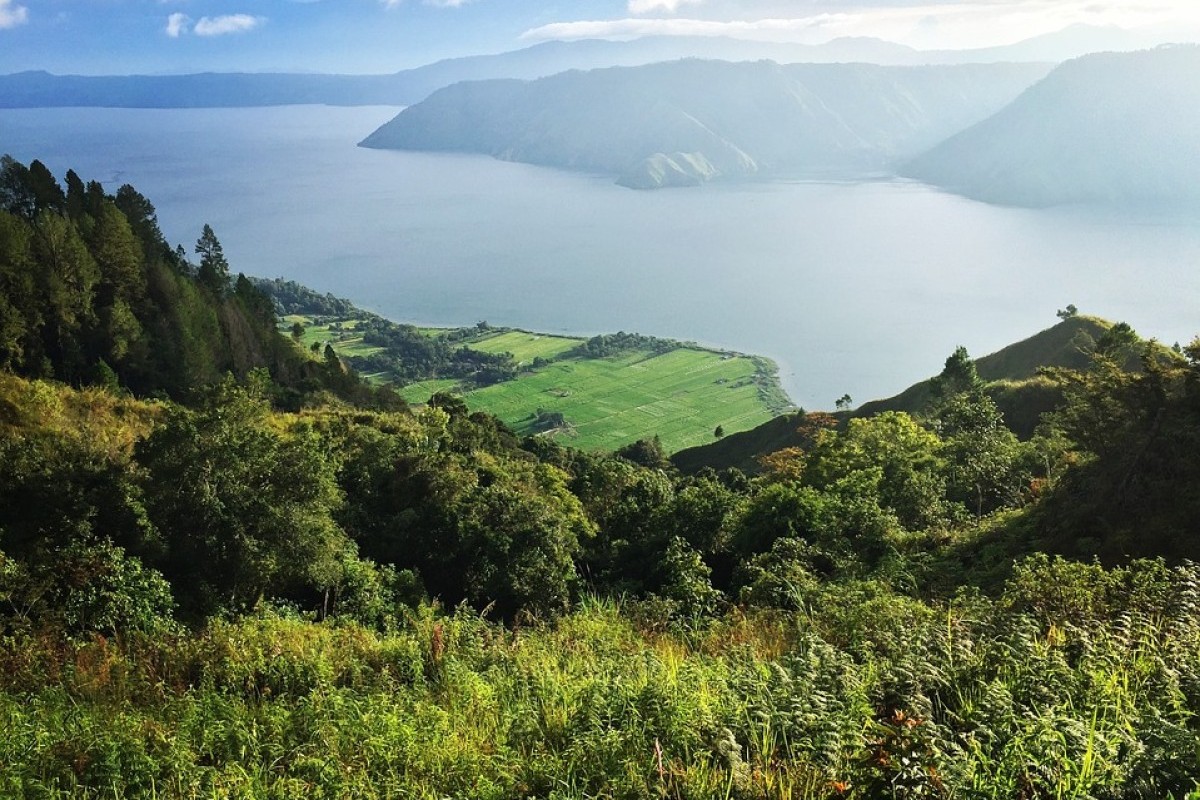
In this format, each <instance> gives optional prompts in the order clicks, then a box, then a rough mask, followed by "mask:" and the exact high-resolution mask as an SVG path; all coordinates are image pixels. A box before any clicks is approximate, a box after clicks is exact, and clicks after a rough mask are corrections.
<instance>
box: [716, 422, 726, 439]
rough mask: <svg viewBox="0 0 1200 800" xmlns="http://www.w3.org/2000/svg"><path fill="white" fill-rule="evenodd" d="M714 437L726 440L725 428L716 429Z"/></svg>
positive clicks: (718, 427)
mask: <svg viewBox="0 0 1200 800" xmlns="http://www.w3.org/2000/svg"><path fill="white" fill-rule="evenodd" d="M713 436H715V437H717V438H718V439H723V438H725V426H723V425H718V426H717V427H716V429H715V430H714V431H713Z"/></svg>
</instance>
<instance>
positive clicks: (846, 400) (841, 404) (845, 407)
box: [835, 394, 854, 411]
mask: <svg viewBox="0 0 1200 800" xmlns="http://www.w3.org/2000/svg"><path fill="white" fill-rule="evenodd" d="M835 405H836V406H837V410H838V411H849V410H850V409H851V408H853V407H854V398H852V397H851V396H850V395H849V394H844V395H842V396H841V397H839V398H838V399H837V402H836V403H835Z"/></svg>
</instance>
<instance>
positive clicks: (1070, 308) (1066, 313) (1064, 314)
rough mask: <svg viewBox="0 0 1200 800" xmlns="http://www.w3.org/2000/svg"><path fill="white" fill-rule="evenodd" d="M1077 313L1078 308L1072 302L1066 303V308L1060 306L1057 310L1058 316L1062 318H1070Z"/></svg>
mask: <svg viewBox="0 0 1200 800" xmlns="http://www.w3.org/2000/svg"><path fill="white" fill-rule="evenodd" d="M1077 314H1079V309H1078V308H1076V307H1075V304H1074V303H1068V304H1067V307H1066V308H1060V309H1059V310H1058V311H1057V316H1058V318H1059V319H1063V320H1066V319H1071V317H1074V316H1076V315H1077Z"/></svg>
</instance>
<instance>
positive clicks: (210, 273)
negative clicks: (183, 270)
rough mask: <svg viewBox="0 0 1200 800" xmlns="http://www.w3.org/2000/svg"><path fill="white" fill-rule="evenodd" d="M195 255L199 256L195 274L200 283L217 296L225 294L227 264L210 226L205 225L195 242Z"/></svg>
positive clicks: (227, 274) (227, 279)
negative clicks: (197, 268)
mask: <svg viewBox="0 0 1200 800" xmlns="http://www.w3.org/2000/svg"><path fill="white" fill-rule="evenodd" d="M196 254H197V255H199V256H200V268H199V270H198V272H197V277H198V278H199V280H200V283H201V284H202V285H204V286H205V287H207V288H208V289H209V291H211V292H213V293H214V294H216V295H218V296H219V295H223V294H225V291H226V290H227V289H228V288H229V262H228V261H227V260H226V259H225V251H224V250H222V249H221V242H220V241H218V240H217V235H216V234H215V233H213V229H212V226H211V225H208V224H205V226H204V230H202V231H201V233H200V238H199V239H198V240H196Z"/></svg>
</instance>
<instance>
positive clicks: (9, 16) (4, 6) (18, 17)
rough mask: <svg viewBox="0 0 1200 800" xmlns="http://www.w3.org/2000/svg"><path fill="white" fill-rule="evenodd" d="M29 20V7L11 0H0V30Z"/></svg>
mask: <svg viewBox="0 0 1200 800" xmlns="http://www.w3.org/2000/svg"><path fill="white" fill-rule="evenodd" d="M28 21H29V9H28V8H26V7H25V6H18V5H15V4H14V3H13V0H0V30H4V29H5V28H15V27H17V26H18V25H23V24H24V23H26V22H28Z"/></svg>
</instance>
